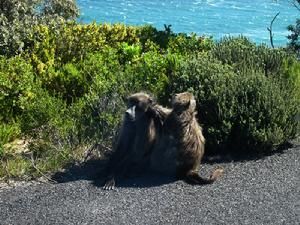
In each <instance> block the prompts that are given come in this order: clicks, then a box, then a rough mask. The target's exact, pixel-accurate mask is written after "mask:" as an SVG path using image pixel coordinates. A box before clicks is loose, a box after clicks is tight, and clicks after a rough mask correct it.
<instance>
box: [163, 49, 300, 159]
mask: <svg viewBox="0 0 300 225" xmlns="http://www.w3.org/2000/svg"><path fill="white" fill-rule="evenodd" d="M187 90H189V91H192V92H193V93H194V94H195V95H196V97H197V100H198V113H199V114H198V115H199V119H200V123H201V124H203V127H204V132H205V137H206V139H207V147H208V150H209V151H217V150H218V151H221V150H224V149H229V150H232V151H235V152H240V153H241V152H247V151H263V150H271V149H273V147H275V146H278V145H280V144H282V143H284V142H285V141H287V140H288V139H290V138H292V137H294V136H295V134H296V132H297V125H298V124H297V122H296V121H295V116H296V114H297V112H299V99H297V98H296V97H295V95H294V93H293V92H292V91H291V89H290V88H289V87H287V86H286V85H285V82H281V81H278V80H276V79H273V78H268V77H266V76H264V74H261V73H254V72H248V73H240V74H237V73H234V72H233V71H232V69H231V68H230V67H229V66H226V65H223V64H222V63H221V62H219V61H218V60H216V59H214V58H213V57H211V56H210V55H207V54H198V55H197V56H194V57H191V58H188V59H186V61H185V62H184V63H182V64H181V66H180V68H179V69H178V70H177V71H176V72H175V73H174V75H173V76H172V77H170V82H169V86H168V88H167V90H166V93H168V94H167V95H166V96H165V97H164V99H167V98H168V96H170V95H172V94H173V93H178V92H182V91H187Z"/></svg>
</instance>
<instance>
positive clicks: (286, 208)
mask: <svg viewBox="0 0 300 225" xmlns="http://www.w3.org/2000/svg"><path fill="white" fill-rule="evenodd" d="M216 166H222V167H224V169H225V174H224V176H223V177H222V178H221V179H220V180H219V181H217V182H216V183H214V184H212V185H206V186H192V185H189V184H186V183H185V182H183V181H175V180H174V179H173V178H170V177H162V176H158V175H145V176H142V177H139V178H132V179H126V180H122V181H121V183H120V184H119V187H118V188H117V189H116V190H115V191H103V190H102V189H101V188H100V187H99V186H100V185H98V184H100V183H102V182H101V180H99V181H96V182H95V181H94V180H93V179H92V176H90V177H89V176H83V177H81V178H80V177H77V179H73V180H72V179H69V180H68V182H62V183H58V184H45V183H43V184H42V183H36V182H33V183H26V185H24V183H23V184H22V183H21V184H19V185H14V186H12V187H1V186H0V212H1V213H0V224H1V225H11V224H14V225H15V224H16V225H17V224H22V225H24V224H60V225H62V224H237V225H241V224H273V225H275V224H300V147H299V146H298V147H296V148H293V149H288V150H286V151H284V153H282V154H275V155H272V156H268V157H265V158H262V159H258V160H251V161H245V162H230V163H217V164H213V165H211V164H204V165H203V169H202V171H201V174H203V175H208V174H209V173H210V171H212V170H213V168H214V167H216Z"/></svg>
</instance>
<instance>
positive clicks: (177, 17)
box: [77, 0, 300, 46]
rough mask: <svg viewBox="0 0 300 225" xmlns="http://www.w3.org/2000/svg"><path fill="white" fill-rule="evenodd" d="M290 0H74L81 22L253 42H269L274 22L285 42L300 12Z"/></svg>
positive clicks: (276, 36) (277, 38) (278, 39)
mask: <svg viewBox="0 0 300 225" xmlns="http://www.w3.org/2000/svg"><path fill="white" fill-rule="evenodd" d="M291 2H292V0H277V1H276V0H239V1H232V0H173V1H172V0H77V3H78V5H79V7H80V11H81V16H80V18H79V20H80V21H81V22H83V23H89V22H92V21H96V22H98V23H125V24H130V25H143V24H151V25H153V26H155V27H156V28H158V29H160V30H162V29H164V24H166V25H169V24H170V25H172V27H171V28H172V30H173V31H174V32H186V33H196V34H197V35H208V36H213V38H214V39H217V40H218V39H220V38H222V37H223V36H225V35H231V36H238V35H241V34H242V35H244V36H246V37H248V38H250V39H251V40H253V41H255V42H256V43H267V44H269V42H270V41H269V32H268V30H267V27H269V26H270V23H271V21H272V19H273V17H274V16H275V15H276V14H277V13H278V12H280V14H279V16H278V17H277V19H276V20H275V21H274V24H273V34H274V45H275V46H284V45H285V44H286V43H287V41H288V40H287V38H286V36H287V35H288V34H289V32H288V31H287V29H286V28H287V26H288V25H289V24H295V21H296V18H300V12H299V11H297V10H296V8H295V7H294V6H293V5H292V3H291Z"/></svg>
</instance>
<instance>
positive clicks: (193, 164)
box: [152, 92, 223, 184]
mask: <svg viewBox="0 0 300 225" xmlns="http://www.w3.org/2000/svg"><path fill="white" fill-rule="evenodd" d="M172 108H173V110H172V112H171V113H170V114H169V116H167V118H166V120H165V122H164V125H163V134H162V139H160V143H158V150H155V151H154V154H161V155H166V156H167V157H170V156H171V157H170V159H168V158H167V157H165V158H164V159H163V160H165V161H166V162H167V163H166V164H165V165H168V167H167V169H169V170H172V169H175V172H176V176H177V178H178V179H184V180H186V181H187V182H188V183H191V184H210V183H212V182H214V181H215V180H216V179H217V178H218V177H219V176H221V175H222V173H223V170H222V169H216V170H215V171H214V172H213V173H212V174H211V176H210V177H209V178H203V177H201V176H200V175H199V174H198V172H199V169H200V162H201V159H202V157H203V154H204V144H205V139H204V137H203V135H202V128H201V126H200V125H199V124H198V122H197V119H196V114H197V113H196V100H195V98H194V96H193V95H192V94H191V93H188V92H184V93H180V94H176V95H175V96H174V97H173V99H172ZM162 148H165V149H162ZM157 152H158V153H157ZM155 160H157V157H154V161H155ZM174 162H175V163H174ZM154 163H155V162H154ZM152 165H153V160H152ZM155 167H156V168H157V166H155Z"/></svg>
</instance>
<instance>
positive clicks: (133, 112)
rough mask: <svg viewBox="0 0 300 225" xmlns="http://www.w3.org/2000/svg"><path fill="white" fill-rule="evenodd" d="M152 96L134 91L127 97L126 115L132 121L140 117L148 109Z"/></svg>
mask: <svg viewBox="0 0 300 225" xmlns="http://www.w3.org/2000/svg"><path fill="white" fill-rule="evenodd" d="M151 104H152V98H151V97H150V96H149V95H147V94H145V93H142V92H140V93H136V94H133V95H131V96H129V97H128V99H127V110H126V116H127V118H128V119H130V121H132V122H134V121H137V120H139V119H141V118H142V117H143V116H144V115H145V113H146V112H147V111H148V110H149V107H150V106H151Z"/></svg>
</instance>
